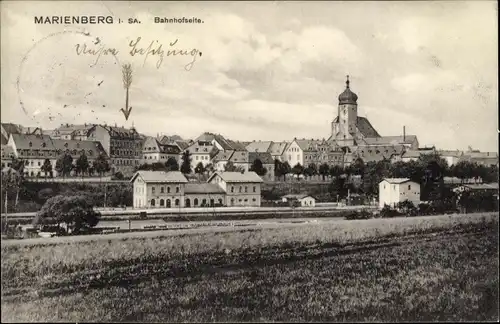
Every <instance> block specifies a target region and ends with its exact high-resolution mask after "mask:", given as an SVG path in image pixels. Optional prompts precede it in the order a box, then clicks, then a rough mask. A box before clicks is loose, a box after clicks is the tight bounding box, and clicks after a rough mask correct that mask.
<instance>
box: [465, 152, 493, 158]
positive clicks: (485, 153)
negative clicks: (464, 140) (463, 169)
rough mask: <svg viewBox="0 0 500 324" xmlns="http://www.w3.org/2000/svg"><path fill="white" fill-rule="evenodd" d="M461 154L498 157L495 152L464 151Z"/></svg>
mask: <svg viewBox="0 0 500 324" xmlns="http://www.w3.org/2000/svg"><path fill="white" fill-rule="evenodd" d="M463 155H464V156H465V157H469V158H478V159H484V158H486V159H487V158H498V153H497V152H464V154H463Z"/></svg>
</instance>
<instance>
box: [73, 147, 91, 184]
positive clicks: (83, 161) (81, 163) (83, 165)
mask: <svg viewBox="0 0 500 324" xmlns="http://www.w3.org/2000/svg"><path fill="white" fill-rule="evenodd" d="M75 166H76V173H77V174H81V175H82V179H83V174H84V173H85V172H87V170H88V169H89V160H88V159H87V155H85V153H83V154H81V155H80V157H78V160H76V164H75Z"/></svg>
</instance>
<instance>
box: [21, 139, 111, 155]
mask: <svg viewBox="0 0 500 324" xmlns="http://www.w3.org/2000/svg"><path fill="white" fill-rule="evenodd" d="M12 139H13V140H14V144H15V146H16V149H17V150H18V152H20V153H19V155H20V156H24V150H31V151H32V152H33V151H34V150H38V151H39V152H40V153H41V152H43V151H45V150H56V151H60V152H56V153H57V154H61V153H63V152H69V153H70V155H72V156H73V157H75V156H79V155H80V154H81V152H82V151H83V150H84V151H85V153H86V154H87V155H91V156H97V155H98V154H106V153H105V151H104V148H103V147H102V145H101V143H100V142H97V141H76V140H61V139H52V138H50V136H48V135H28V134H12ZM30 143H31V145H30ZM30 157H31V158H33V155H31V156H30Z"/></svg>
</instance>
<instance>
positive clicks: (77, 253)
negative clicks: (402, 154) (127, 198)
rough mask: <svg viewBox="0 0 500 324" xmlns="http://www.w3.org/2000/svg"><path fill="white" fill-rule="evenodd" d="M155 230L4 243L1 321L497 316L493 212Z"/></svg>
mask: <svg viewBox="0 0 500 324" xmlns="http://www.w3.org/2000/svg"><path fill="white" fill-rule="evenodd" d="M320 224H321V223H320ZM155 234H156V235H152V234H151V233H149V234H148V236H135V237H116V238H114V239H110V240H101V241H87V242H78V243H75V242H73V243H70V244H63V243H60V244H46V245H43V244H39V245H8V246H7V245H3V244H2V256H1V257H2V265H1V267H2V269H1V270H2V322H4V321H19V322H20V321H161V322H165V321H231V320H234V321H299V320H304V321H396V320H401V321H403V320H406V321H409V320H420V321H431V320H443V321H444V320H446V321H451V320H457V321H463V320H498V215H495V214H481V215H454V216H451V215H450V216H437V217H421V218H399V219H373V220H363V221H339V222H336V223H328V224H321V225H314V224H309V225H303V226H294V227H284V228H272V229H260V230H259V229H252V230H241V231H232V232H210V233H207V232H203V233H199V232H196V231H192V232H184V233H179V234H176V235H172V234H168V235H167V234H166V232H157V233H155Z"/></svg>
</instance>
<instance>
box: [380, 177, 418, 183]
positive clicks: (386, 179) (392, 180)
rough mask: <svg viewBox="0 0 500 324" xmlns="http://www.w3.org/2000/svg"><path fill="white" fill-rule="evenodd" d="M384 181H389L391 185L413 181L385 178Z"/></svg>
mask: <svg viewBox="0 0 500 324" xmlns="http://www.w3.org/2000/svg"><path fill="white" fill-rule="evenodd" d="M382 181H387V182H389V183H390V184H401V183H405V182H408V181H411V180H410V179H408V178H385V179H384V180H382ZM382 181H381V182H382Z"/></svg>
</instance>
